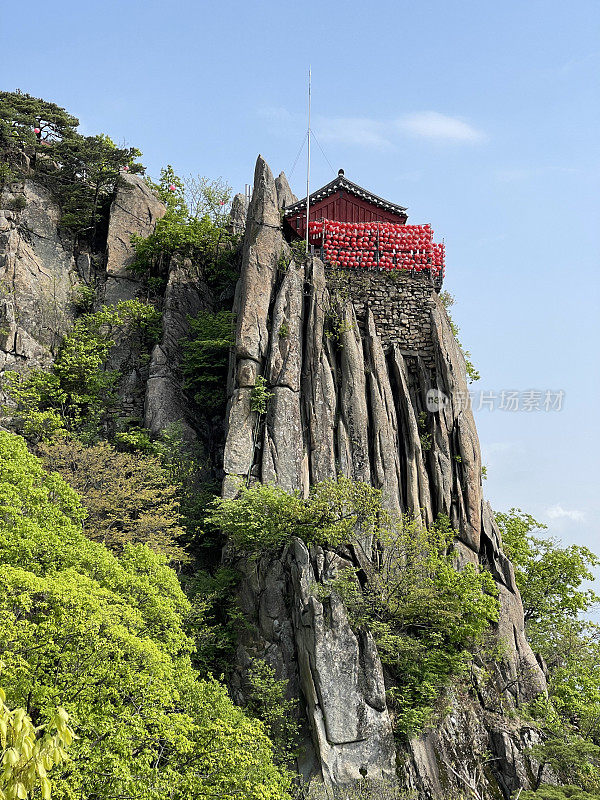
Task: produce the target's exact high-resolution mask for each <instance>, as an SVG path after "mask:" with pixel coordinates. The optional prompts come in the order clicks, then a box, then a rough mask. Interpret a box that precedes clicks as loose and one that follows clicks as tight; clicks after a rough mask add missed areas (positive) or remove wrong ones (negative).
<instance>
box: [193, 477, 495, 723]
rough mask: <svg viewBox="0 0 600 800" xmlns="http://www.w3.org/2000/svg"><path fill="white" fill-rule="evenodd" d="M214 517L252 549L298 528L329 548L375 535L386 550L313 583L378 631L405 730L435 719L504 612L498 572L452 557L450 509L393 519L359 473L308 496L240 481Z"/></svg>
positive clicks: (357, 623)
mask: <svg viewBox="0 0 600 800" xmlns="http://www.w3.org/2000/svg"><path fill="white" fill-rule="evenodd" d="M208 519H209V521H210V522H211V523H212V524H213V525H215V526H216V527H218V528H219V529H220V530H221V531H222V532H223V534H224V535H226V536H227V538H228V539H229V541H231V542H232V543H233V544H234V545H235V546H236V547H238V548H239V549H240V550H241V551H243V552H246V553H249V554H250V555H251V556H253V557H256V556H257V555H258V554H260V553H261V552H266V551H269V550H271V551H272V550H277V549H279V550H280V549H281V548H283V547H285V546H286V545H287V544H288V543H289V542H290V541H291V538H292V537H294V536H296V537H298V538H299V539H302V540H303V541H304V542H306V543H307V544H309V545H317V546H321V547H323V548H324V549H325V552H326V553H329V554H330V556H329V557H330V558H333V552H335V549H336V548H339V547H340V546H344V545H346V546H347V545H352V546H353V547H355V548H359V549H360V550H362V547H363V546H366V545H365V542H371V541H372V542H373V546H374V548H375V551H376V552H379V554H380V555H379V558H378V559H376V560H375V561H374V562H373V563H369V561H368V559H366V558H364V559H362V560H361V565H360V567H358V566H356V567H353V566H348V567H346V568H345V569H341V570H339V571H338V572H337V574H336V575H335V576H334V577H332V578H330V579H329V580H327V581H325V583H323V584H322V585H319V586H316V587H315V591H316V592H317V595H318V596H319V597H320V599H321V600H324V601H326V599H327V597H328V595H329V594H330V593H331V592H336V593H337V594H338V596H339V597H340V598H341V599H342V600H343V602H344V604H345V606H346V609H347V611H348V614H349V618H350V622H351V624H352V626H353V627H354V628H355V629H356V630H357V631H370V632H371V634H372V635H373V636H374V638H375V642H376V644H377V649H378V652H379V656H380V658H381V660H382V663H383V664H384V666H385V668H386V670H387V672H388V674H389V678H390V686H389V690H388V701H389V703H390V706H391V708H392V709H393V715H394V721H395V729H396V732H397V734H398V735H399V736H403V737H407V736H410V735H413V734H415V733H418V732H419V731H420V730H422V729H423V727H424V726H425V725H426V724H427V723H429V722H430V721H431V718H432V715H433V713H434V711H435V710H439V708H440V701H441V699H442V698H443V695H444V690H445V688H447V687H448V686H449V685H450V684H451V682H452V681H456V680H458V679H460V678H461V676H464V675H465V673H466V671H467V669H468V666H469V664H470V661H471V658H472V654H473V652H474V649H475V647H476V646H477V645H478V644H479V643H481V641H482V638H483V634H484V632H485V631H486V630H487V629H488V628H489V626H490V624H491V623H492V622H493V621H494V620H496V619H497V615H498V604H497V599H496V595H497V591H496V587H495V584H494V581H493V578H492V576H491V574H490V573H489V572H486V571H485V570H480V569H478V568H477V567H476V566H475V565H473V564H468V565H466V566H465V567H463V568H462V569H461V570H458V569H456V567H455V566H454V562H453V552H452V543H453V540H454V538H455V531H453V530H452V528H451V526H450V524H449V521H448V519H447V518H446V517H440V518H439V520H438V521H437V522H436V524H435V525H433V526H432V527H431V528H429V529H427V528H425V527H424V526H423V525H422V524H421V523H420V522H419V521H418V520H416V519H414V518H413V517H410V516H406V517H404V518H402V519H394V517H393V516H392V515H390V514H389V513H387V512H386V511H385V510H384V508H383V505H382V498H381V492H380V491H378V490H377V489H374V488H373V487H372V486H370V485H368V484H365V483H362V482H360V481H353V480H350V479H348V478H344V477H342V476H340V477H338V478H337V480H329V481H323V482H322V483H318V484H316V485H315V486H313V488H312V489H311V492H310V495H309V497H308V498H307V499H304V498H302V497H301V496H300V495H299V494H298V493H296V494H288V493H286V492H284V491H283V490H281V489H277V488H275V487H272V486H266V485H263V484H255V485H254V486H251V487H249V488H244V487H241V489H240V494H239V497H237V498H236V499H233V500H228V499H217V500H215V501H214V503H213V507H212V510H211V511H210V512H209V515H208ZM369 549H370V546H369ZM367 565H368V567H367Z"/></svg>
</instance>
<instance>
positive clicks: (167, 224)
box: [132, 165, 237, 291]
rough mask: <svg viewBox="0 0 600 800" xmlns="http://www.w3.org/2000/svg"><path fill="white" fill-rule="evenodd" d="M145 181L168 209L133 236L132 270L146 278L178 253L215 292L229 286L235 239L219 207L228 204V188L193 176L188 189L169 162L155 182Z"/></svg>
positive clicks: (232, 277)
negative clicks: (141, 233) (149, 230)
mask: <svg viewBox="0 0 600 800" xmlns="http://www.w3.org/2000/svg"><path fill="white" fill-rule="evenodd" d="M149 183H150V185H151V186H152V187H153V188H155V190H156V191H157V193H158V195H159V197H160V198H161V199H162V200H163V202H164V203H165V204H166V206H167V213H166V214H165V216H164V217H163V218H162V219H160V220H158V222H157V223H156V227H155V229H154V231H153V233H152V234H150V236H148V237H145V238H144V237H141V236H136V235H134V236H133V237H132V242H133V244H134V245H135V250H136V259H135V262H134V264H133V265H132V269H133V270H134V271H135V272H138V273H140V274H143V275H147V276H150V277H156V276H160V275H161V274H164V273H165V271H166V268H167V266H168V264H169V262H170V260H171V258H172V257H173V256H174V255H179V256H181V257H183V258H189V259H191V261H192V263H193V265H195V267H196V268H197V269H198V268H200V269H201V271H202V274H203V276H204V277H205V278H206V280H207V281H208V282H209V284H210V285H211V286H212V287H213V288H215V289H216V290H219V291H221V290H223V289H224V288H227V287H230V286H231V285H232V284H233V282H234V281H235V280H236V278H237V269H236V264H235V247H236V244H237V240H236V239H235V237H234V236H233V235H232V233H231V231H230V229H229V225H228V217H227V214H226V213H225V212H224V211H219V210H218V209H225V208H226V207H227V203H228V199H229V193H230V189H229V187H227V186H226V185H225V184H224V183H223V182H222V181H221V180H217V181H209V180H207V179H206V178H201V179H196V180H193V181H192V184H191V186H190V189H189V190H188V187H187V186H186V184H185V183H184V181H182V180H181V178H179V177H178V176H177V175H176V174H175V172H174V171H173V167H171V166H170V165H169V166H167V167H165V168H164V169H163V170H162V171H161V177H160V181H159V182H158V184H154V183H152V181H149ZM186 195H189V196H190V201H191V205H190V204H188V200H187V197H186ZM223 198H226V199H223ZM221 203H222V204H223V205H221Z"/></svg>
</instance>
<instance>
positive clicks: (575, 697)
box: [496, 508, 600, 796]
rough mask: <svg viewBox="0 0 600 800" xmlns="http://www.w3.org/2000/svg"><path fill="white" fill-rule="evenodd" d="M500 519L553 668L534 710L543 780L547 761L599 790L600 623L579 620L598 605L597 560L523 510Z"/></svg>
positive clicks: (537, 641)
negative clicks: (550, 534)
mask: <svg viewBox="0 0 600 800" xmlns="http://www.w3.org/2000/svg"><path fill="white" fill-rule="evenodd" d="M496 519H497V521H498V524H499V526H500V529H501V532H502V539H503V544H504V548H505V549H506V552H507V554H508V555H509V556H510V558H511V560H512V562H513V564H514V567H515V578H516V581H517V585H518V587H519V591H520V592H521V595H522V598H523V606H524V609H525V620H526V632H527V636H528V638H529V641H530V642H531V645H532V647H533V648H534V650H535V651H536V652H538V653H539V654H540V655H541V656H542V657H543V659H544V661H545V663H546V665H547V669H548V689H549V695H548V698H547V699H546V698H538V699H537V700H536V701H535V702H534V703H532V704H531V705H530V708H529V713H530V714H531V715H532V717H533V719H534V721H535V722H536V724H537V725H538V726H539V728H540V731H541V733H542V735H543V741H542V742H541V743H540V744H538V745H536V746H535V747H534V748H533V753H534V755H535V757H536V759H537V760H538V763H539V770H538V774H537V781H538V784H539V783H540V782H541V780H542V777H543V768H544V766H549V767H551V768H552V769H553V770H554V772H555V773H556V774H557V775H558V776H559V777H560V778H561V779H562V780H564V781H568V782H570V783H578V784H580V786H581V787H583V788H584V789H586V790H597V789H600V627H599V626H597V625H595V624H593V623H591V622H589V621H586V620H585V619H583V618H581V614H582V613H584V612H587V611H589V610H590V608H591V607H592V606H593V605H594V604H595V603H597V602H598V596H597V595H596V593H595V592H594V591H593V590H592V589H590V588H587V587H586V586H585V583H586V582H588V581H591V580H592V579H593V573H592V571H591V568H592V567H595V566H597V565H598V564H599V563H600V559H598V557H597V556H596V555H595V554H594V553H592V552H591V551H590V550H589V549H588V548H587V547H581V546H578V545H570V546H568V547H561V546H560V545H559V544H558V542H557V541H556V540H555V539H551V538H542V537H541V536H538V535H536V533H537V532H538V531H542V530H544V529H545V528H546V526H545V525H543V524H541V523H539V522H537V521H536V520H535V519H534V518H533V517H532V516H531V515H530V514H527V513H525V512H523V511H521V510H520V509H514V508H513V509H511V510H510V511H509V512H507V513H497V514H496ZM580 791H581V789H580ZM542 794H544V792H542ZM536 796H537V795H536Z"/></svg>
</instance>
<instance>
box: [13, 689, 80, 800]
mask: <svg viewBox="0 0 600 800" xmlns="http://www.w3.org/2000/svg"><path fill="white" fill-rule="evenodd" d="M5 700H6V694H5V692H4V690H3V689H2V688H0V753H1V756H2V766H3V770H2V772H1V773H0V797H1V798H2V800H16V799H17V798H25V800H26V798H28V797H29V796H30V795H31V796H33V795H34V794H37V790H38V789H39V791H40V794H41V796H42V798H43V800H50V797H51V790H52V785H51V783H50V779H49V778H48V772H49V771H50V770H51V769H52V768H53V767H54V766H55V765H57V764H60V763H62V762H63V761H65V760H66V759H67V754H66V752H65V750H66V748H67V747H69V745H70V744H71V743H72V742H73V731H72V730H71V728H69V726H68V724H67V723H68V722H69V715H68V714H67V712H66V711H65V710H64V708H57V709H56V711H55V712H54V713H53V714H52V715H51V716H50V720H49V722H48V724H47V725H42V726H38V727H36V726H35V725H34V724H33V722H32V721H31V717H30V716H29V715H28V714H27V711H26V710H25V709H24V708H15V709H13V710H12V711H11V709H9V708H8V706H7V705H6V703H5Z"/></svg>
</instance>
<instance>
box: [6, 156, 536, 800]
mask: <svg viewBox="0 0 600 800" xmlns="http://www.w3.org/2000/svg"><path fill="white" fill-rule="evenodd" d="M18 196H22V197H23V198H24V201H25V202H24V203H22V204H21V205H22V208H19V210H8V209H9V208H10V207H11V206H14V207H15V208H16V206H15V203H14V201H15V198H16V197H18ZM292 197H293V195H292V193H291V190H290V188H289V186H288V184H287V181H286V179H285V176H283V175H280V176H279V178H277V179H275V178H274V177H273V175H272V173H271V171H270V169H269V167H268V165H267V164H266V163H265V161H264V160H263V159H262V158H260V157H259V159H258V161H257V164H256V171H255V180H254V191H253V195H252V200H251V202H250V205H249V207H247V204H246V203H245V201H244V198H243V197H242V196H238V197H237V198H236V200H235V201H234V206H233V212H232V226H233V228H234V230H237V231H242V230H244V231H245V233H244V238H243V245H242V247H241V251H240V265H241V266H240V277H239V281H238V285H237V289H236V293H235V298H234V300H233V311H234V314H235V318H236V332H235V344H234V347H233V348H232V353H231V358H230V377H229V387H228V406H227V415H226V419H225V420H224V421H218V422H217V423H216V425H215V422H214V421H212V422H209V421H208V420H207V419H205V418H203V417H202V416H201V415H199V414H198V412H197V410H195V409H194V406H193V404H191V403H190V402H189V398H187V396H186V392H185V390H184V388H183V381H182V376H181V366H180V359H181V354H180V347H179V343H180V341H181V339H182V338H183V337H185V336H186V334H187V333H188V330H189V322H188V318H189V316H190V315H192V316H193V315H195V314H196V313H197V312H198V311H200V310H203V309H204V310H206V309H211V308H213V307H214V305H215V297H214V296H213V293H212V291H211V289H209V287H208V285H207V283H206V281H205V280H204V279H203V277H202V272H201V270H198V269H197V268H196V269H193V268H192V267H193V266H194V265H192V264H191V263H189V262H188V261H186V260H185V259H179V258H177V257H174V258H172V259H171V261H170V263H169V265H168V276H167V281H166V288H165V289H164V291H163V293H162V296H161V298H160V300H159V304H160V306H161V309H162V312H163V317H162V325H163V332H162V338H161V340H160V341H159V342H158V343H157V344H156V345H155V346H154V349H153V351H152V353H151V357H150V360H149V363H146V362H143V361H141V360H140V359H139V358H138V357H137V354H136V353H135V352H133V351H132V350H131V348H130V347H129V344H128V342H127V341H120V342H118V343H117V347H116V348H115V351H114V353H113V354H112V356H111V359H112V361H113V366H114V367H117V368H118V369H119V370H120V372H121V373H122V376H123V377H122V381H121V384H120V394H121V397H122V402H123V408H124V410H125V412H126V413H129V414H134V415H137V416H139V418H140V419H141V420H143V424H144V426H145V427H146V428H147V429H149V431H150V432H152V433H153V434H157V433H159V432H160V431H161V430H164V429H165V428H166V427H168V426H169V425H170V424H172V423H173V422H179V423H180V424H181V426H182V429H183V432H184V435H185V437H186V438H187V439H188V440H190V441H191V440H194V441H198V442H200V443H201V444H202V446H203V447H204V448H205V449H206V451H207V452H209V451H211V450H212V452H210V457H211V459H212V462H211V463H212V464H213V467H212V468H213V470H216V472H215V474H218V475H219V476H220V477H223V494H224V496H233V495H234V494H235V492H236V491H237V487H238V485H239V481H240V480H242V481H245V482H252V481H262V482H265V483H270V484H273V485H276V486H279V487H281V488H283V489H285V490H286V491H296V490H297V491H299V492H300V493H302V494H306V493H307V492H308V490H309V489H310V487H311V486H312V485H314V484H315V483H318V482H319V481H322V480H324V479H326V478H331V477H335V475H337V474H338V473H341V474H343V475H346V476H348V477H350V478H354V479H356V480H360V481H365V482H368V483H371V484H372V485H373V486H375V487H376V488H378V489H381V491H382V494H383V497H384V500H385V504H386V506H387V507H388V508H389V510H390V511H392V512H395V513H404V512H411V513H413V514H415V515H417V516H419V517H420V518H421V519H422V520H423V522H424V523H425V524H430V523H431V522H432V521H433V520H434V519H435V518H436V517H437V515H438V514H440V513H443V514H446V515H447V516H448V517H449V519H450V521H451V523H452V525H453V527H454V529H455V530H456V532H457V541H456V545H455V551H456V559H457V562H458V563H459V564H466V563H473V564H477V565H481V566H482V567H484V568H486V569H488V570H489V571H491V573H492V575H493V577H494V580H495V582H496V584H497V588H498V594H499V601H500V618H499V621H498V624H497V625H496V626H495V627H494V630H493V631H492V634H493V637H494V639H495V641H496V643H497V644H498V645H499V652H500V655H499V656H498V658H496V659H495V660H493V661H491V662H484V661H479V662H477V661H476V662H475V663H474V664H473V667H472V670H471V677H470V683H469V685H468V686H465V687H463V688H462V689H461V690H460V691H459V690H457V691H456V692H455V693H454V695H453V697H452V698H451V703H450V705H451V707H450V710H449V711H448V713H447V714H446V715H445V717H444V719H443V721H441V722H440V724H439V725H438V726H437V727H436V728H435V729H431V730H426V731H425V732H424V733H423V734H422V735H421V736H420V737H418V738H414V739H412V740H411V741H410V742H409V743H398V742H396V741H395V739H394V735H393V725H392V722H393V720H392V718H391V717H392V714H391V711H390V709H389V707H388V703H387V700H386V688H387V687H386V675H385V671H384V669H383V667H382V664H381V662H380V659H379V656H378V653H377V647H376V645H375V642H374V640H373V638H372V637H371V636H370V634H369V633H368V632H366V633H365V632H356V631H354V630H353V629H352V627H351V625H350V623H349V621H348V617H347V614H346V611H345V609H344V606H343V604H342V602H341V601H340V600H339V599H336V598H335V596H332V597H331V598H330V599H329V600H322V599H319V597H320V595H319V593H318V591H317V587H318V585H319V584H320V583H324V582H325V583H326V582H327V580H328V579H329V578H330V577H331V575H332V574H334V573H335V572H336V570H339V569H340V568H341V567H343V566H347V565H352V566H354V567H356V568H360V567H361V563H362V561H361V560H362V559H364V558H366V557H367V556H366V555H365V552H368V548H364V551H363V550H362V549H360V548H357V547H353V546H348V547H345V548H341V549H340V550H339V551H336V552H335V553H333V552H325V551H323V550H322V549H320V548H308V547H307V546H306V545H305V544H304V543H303V542H301V541H300V540H293V541H292V542H291V543H290V545H289V546H288V547H287V548H286V550H285V553H284V555H283V557H281V558H279V557H278V558H274V557H267V556H265V557H262V558H261V559H259V560H257V561H245V560H239V559H238V560H237V561H236V567H237V568H238V569H239V570H240V571H241V573H242V575H243V580H242V582H241V584H240V586H239V588H238V599H239V602H240V606H241V609H242V611H243V613H244V615H245V616H246V618H247V620H248V622H249V626H248V627H247V632H246V633H245V634H244V635H243V636H242V637H241V639H240V641H239V645H238V648H237V653H236V664H235V668H234V670H233V676H232V680H231V689H232V693H233V696H234V698H235V699H236V701H237V702H239V703H242V704H243V703H244V702H245V700H246V698H245V695H244V692H245V685H246V684H245V673H246V671H247V669H248V666H249V664H250V663H251V659H252V658H255V657H257V656H259V657H261V658H264V659H265V660H266V661H267V662H268V663H269V664H270V665H271V666H272V667H273V668H274V669H275V671H276V673H277V676H278V677H280V678H282V679H283V678H285V679H286V680H287V681H288V690H289V693H290V695H291V696H294V697H296V698H297V699H298V700H299V708H300V710H301V720H300V722H301V726H302V731H303V736H304V746H303V748H302V756H301V757H300V759H299V763H298V769H299V771H300V772H301V773H302V774H303V775H304V776H305V777H306V778H307V779H309V780H312V781H313V782H314V785H315V790H316V791H317V790H318V786H319V785H321V784H323V785H324V786H325V787H326V790H327V791H330V792H333V793H334V794H335V793H336V792H337V791H338V790H343V789H344V787H347V786H349V785H352V784H354V783H356V782H357V781H360V780H362V779H364V778H365V777H367V778H368V779H369V780H370V781H375V782H376V783H377V782H378V781H382V782H386V783H387V784H388V785H390V784H391V785H397V786H399V787H401V788H402V789H409V790H413V791H414V792H415V793H416V795H417V796H418V797H420V798H441V797H447V796H449V795H450V794H456V795H458V794H466V793H468V792H470V793H474V794H475V796H481V797H500V796H503V797H506V798H509V797H510V795H511V793H512V792H513V791H515V790H517V789H518V788H520V787H522V786H528V785H529V783H530V781H531V777H532V774H533V772H534V771H535V764H533V763H531V761H530V758H529V756H528V755H527V752H526V750H527V747H528V746H529V745H530V744H531V743H532V742H533V741H534V739H535V733H534V732H533V731H532V730H531V729H530V728H528V727H527V726H525V725H522V724H521V723H520V722H519V713H518V710H519V707H520V706H521V705H522V703H523V702H525V701H527V700H529V699H531V698H533V697H535V696H536V695H538V694H540V693H543V692H544V691H545V679H544V674H543V672H542V669H541V667H540V665H539V664H538V662H537V661H536V658H535V656H534V654H533V652H532V651H531V649H530V647H529V645H528V643H527V641H526V639H525V635H524V620H523V608H522V604H521V600H520V596H519V592H518V590H517V587H516V584H515V580H514V573H513V569H512V566H511V564H510V562H509V560H508V559H507V558H506V556H505V555H504V554H503V552H502V542H501V539H500V535H499V532H498V528H497V526H496V524H495V522H494V518H493V514H492V512H491V509H490V507H489V505H488V504H487V503H486V501H485V499H484V497H483V492H482V482H481V457H480V452H479V442H478V438H477V432H476V428H475V423H474V420H473V416H472V413H471V411H470V409H469V408H468V407H467V406H466V404H465V403H464V398H465V397H466V395H467V384H466V374H465V363H464V358H463V355H462V352H461V350H460V347H459V346H458V344H457V342H456V339H455V337H454V335H453V333H452V328H451V326H450V322H449V320H448V317H447V314H446V311H445V309H444V307H443V304H442V303H441V302H440V299H439V296H438V294H437V292H436V290H435V288H434V287H433V285H431V284H430V283H429V282H428V280H427V279H426V278H424V277H418V276H417V277H411V276H409V275H398V276H396V277H395V278H393V277H391V276H390V275H387V274H383V273H373V274H369V275H356V274H344V273H341V274H340V272H339V271H332V270H331V269H329V268H327V267H326V266H325V265H324V264H323V263H322V262H321V261H320V260H319V259H318V258H317V257H315V256H310V257H309V258H308V259H301V258H300V259H299V258H296V257H295V255H294V253H293V251H292V250H291V248H290V247H289V245H288V243H287V242H286V241H285V238H284V236H283V233H282V229H281V215H280V209H281V207H282V206H283V205H285V204H288V203H289V202H290V199H291V198H292ZM0 205H1V207H2V208H3V209H5V210H2V211H0V287H1V294H0V371H4V370H6V369H16V370H27V369H28V368H31V367H34V366H35V367H37V366H39V367H44V368H45V367H47V366H49V365H50V364H51V363H52V360H53V358H54V356H55V354H56V348H57V346H58V344H59V342H60V339H61V336H62V334H63V333H64V331H65V330H66V329H67V328H68V326H69V325H70V324H71V323H72V321H73V319H74V318H75V317H76V315H77V303H76V302H75V300H74V291H75V287H76V286H81V285H82V284H84V285H88V286H90V287H93V288H94V291H95V295H96V303H97V304H101V303H102V302H106V303H108V304H114V303H116V302H118V301H120V300H126V299H130V298H132V297H136V296H139V295H140V294H141V293H142V292H143V291H144V289H143V286H142V283H141V281H140V280H138V279H137V278H136V277H135V275H133V274H132V273H131V272H130V271H129V270H128V269H127V267H128V266H129V265H130V263H131V260H132V253H133V251H132V246H131V244H130V236H131V234H132V233H138V234H141V235H147V234H148V233H149V232H151V230H152V229H153V226H154V224H155V222H156V220H157V219H159V218H160V217H161V216H162V215H163V214H164V207H163V206H162V204H161V203H160V201H158V200H157V198H156V197H155V196H154V195H153V194H152V192H151V191H149V189H148V187H147V186H146V184H145V183H144V182H143V181H142V180H141V179H140V178H138V177H136V176H134V175H127V174H123V175H122V179H121V182H120V186H119V188H118V190H117V192H116V196H115V198H114V200H113V204H112V207H111V212H110V221H109V226H108V235H107V241H106V247H105V249H103V250H100V251H98V252H88V251H81V252H80V251H79V250H78V248H77V246H76V244H75V243H74V241H72V240H71V239H70V238H69V237H68V236H66V235H65V234H64V233H61V231H60V229H59V227H58V220H59V209H58V207H57V206H56V204H55V203H54V201H53V199H52V197H51V196H50V195H49V193H48V192H47V191H46V190H45V189H43V187H41V186H39V185H37V184H36V183H35V182H34V181H33V180H24V181H21V182H18V183H14V184H12V185H10V186H9V187H7V188H5V190H4V192H3V194H2V203H1V204H0ZM283 331H285V335H282V332H283ZM258 375H261V376H264V377H265V378H266V380H267V382H268V386H269V390H270V392H271V393H272V398H271V400H270V402H269V407H268V411H267V413H266V415H264V417H260V418H259V417H258V416H257V414H256V413H255V412H254V411H253V410H252V407H251V392H252V388H253V387H254V385H255V383H256V377H257V376H258ZM428 396H429V397H430V398H431V397H438V398H442V399H443V402H441V403H440V405H439V410H437V411H436V410H431V408H428V405H427V397H428ZM424 425H425V426H426V428H424V427H423V426H424ZM215 427H216V428H219V435H215ZM424 436H425V437H426V438H424ZM425 442H426V444H425ZM221 450H222V451H221ZM225 557H226V558H230V557H231V556H230V554H228V553H227V551H226V555H225ZM378 792H379V793H380V790H377V789H375V790H374V794H373V796H377V793H378ZM342 796H343V795H342Z"/></svg>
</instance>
